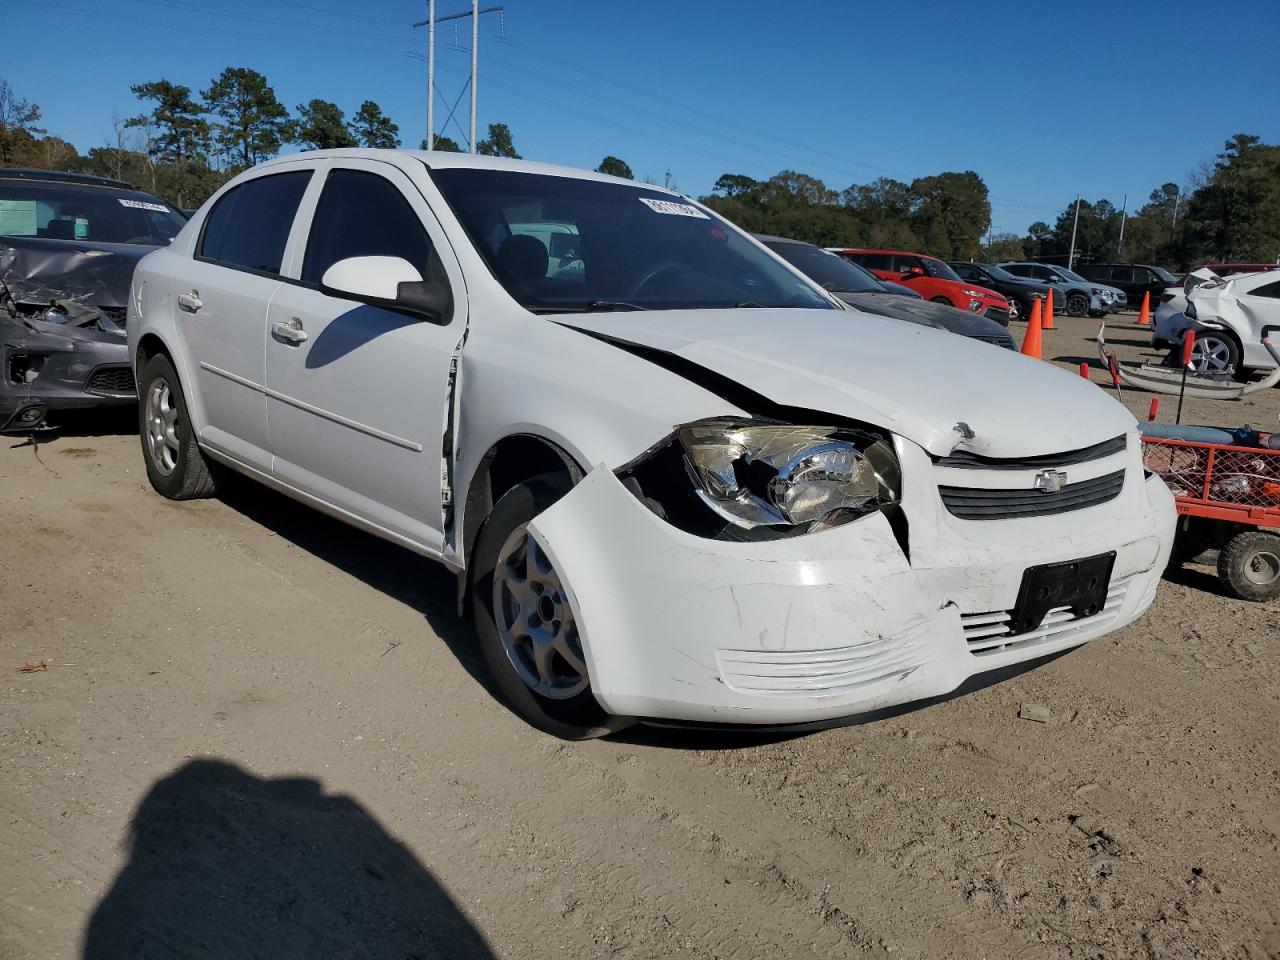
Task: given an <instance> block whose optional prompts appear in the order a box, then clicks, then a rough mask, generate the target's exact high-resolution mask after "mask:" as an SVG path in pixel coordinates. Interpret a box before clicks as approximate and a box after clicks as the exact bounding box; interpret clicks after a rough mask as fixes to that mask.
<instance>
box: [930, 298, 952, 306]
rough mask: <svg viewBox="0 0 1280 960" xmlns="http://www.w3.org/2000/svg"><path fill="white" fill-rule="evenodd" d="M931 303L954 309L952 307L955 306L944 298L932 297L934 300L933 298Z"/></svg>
mask: <svg viewBox="0 0 1280 960" xmlns="http://www.w3.org/2000/svg"><path fill="white" fill-rule="evenodd" d="M933 302H934V303H945V304H946V305H947V306H948V307H954V306H955V304H954V303H952V302H951V301H950V300H949V299H947V298H946V297H934V298H933Z"/></svg>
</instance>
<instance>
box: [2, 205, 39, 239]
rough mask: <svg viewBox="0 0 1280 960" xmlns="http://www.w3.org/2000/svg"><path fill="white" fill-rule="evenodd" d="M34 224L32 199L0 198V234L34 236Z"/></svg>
mask: <svg viewBox="0 0 1280 960" xmlns="http://www.w3.org/2000/svg"><path fill="white" fill-rule="evenodd" d="M36 226H37V223H36V202H35V201H34V200H0V235H4V236H10V237H34V236H35V235H36Z"/></svg>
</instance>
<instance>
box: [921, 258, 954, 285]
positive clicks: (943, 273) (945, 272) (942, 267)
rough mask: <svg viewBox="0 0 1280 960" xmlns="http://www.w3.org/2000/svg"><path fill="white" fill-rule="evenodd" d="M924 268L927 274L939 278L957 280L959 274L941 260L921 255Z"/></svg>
mask: <svg viewBox="0 0 1280 960" xmlns="http://www.w3.org/2000/svg"><path fill="white" fill-rule="evenodd" d="M920 260H921V262H922V263H924V268H925V269H926V270H928V271H929V276H931V277H937V278H939V279H940V280H959V279H960V274H958V273H956V272H955V271H954V270H952V269H951V268H950V267H949V266H947V265H946V264H945V263H943V262H942V261H941V260H935V259H933V257H921V258H920Z"/></svg>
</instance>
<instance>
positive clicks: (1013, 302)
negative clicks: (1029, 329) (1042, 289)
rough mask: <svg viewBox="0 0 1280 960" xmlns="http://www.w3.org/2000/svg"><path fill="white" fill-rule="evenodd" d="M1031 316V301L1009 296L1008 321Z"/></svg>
mask: <svg viewBox="0 0 1280 960" xmlns="http://www.w3.org/2000/svg"><path fill="white" fill-rule="evenodd" d="M1029 316H1031V301H1029V300H1020V299H1018V298H1017V297H1010V298H1009V322H1010V323H1012V322H1013V321H1015V320H1025V319H1027V317H1029Z"/></svg>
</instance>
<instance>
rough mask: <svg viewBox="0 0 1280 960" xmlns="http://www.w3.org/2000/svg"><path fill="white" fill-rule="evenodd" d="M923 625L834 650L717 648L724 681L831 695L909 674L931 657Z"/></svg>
mask: <svg viewBox="0 0 1280 960" xmlns="http://www.w3.org/2000/svg"><path fill="white" fill-rule="evenodd" d="M927 640H928V635H927V633H925V632H924V631H920V630H916V631H910V630H909V631H907V632H906V633H903V634H897V635H894V636H889V637H884V636H881V637H877V638H876V639H874V640H869V641H867V642H865V643H857V644H853V645H852V646H848V647H837V648H834V649H830V650H776V651H775V650H718V651H717V652H716V659H717V661H718V662H719V666H720V676H721V677H722V678H723V680H724V682H725V684H726V685H727V686H728V687H729V688H730V689H731V690H735V691H737V692H739V693H748V694H752V695H754V696H775V697H797V696H809V697H827V696H838V695H840V694H848V693H851V692H854V691H856V690H859V689H862V688H865V687H869V686H874V685H875V684H877V683H883V682H884V681H886V680H892V679H895V678H901V677H905V676H906V675H907V674H909V673H911V672H912V671H914V670H917V669H919V668H920V666H921V665H923V664H924V663H925V661H926V660H927V656H926V643H927Z"/></svg>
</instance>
